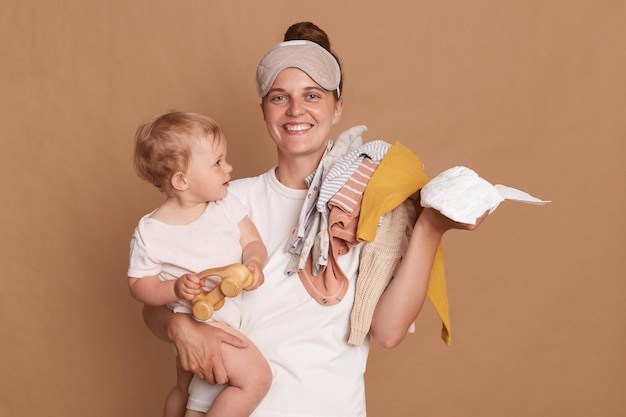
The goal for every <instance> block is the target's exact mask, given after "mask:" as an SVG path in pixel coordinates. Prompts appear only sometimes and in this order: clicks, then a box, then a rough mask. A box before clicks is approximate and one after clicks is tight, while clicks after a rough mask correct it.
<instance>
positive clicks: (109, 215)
mask: <svg viewBox="0 0 626 417" xmlns="http://www.w3.org/2000/svg"><path fill="white" fill-rule="evenodd" d="M299 20H312V21H314V22H316V23H318V24H320V25H321V26H322V27H323V28H324V29H326V30H327V31H328V32H329V34H330V35H331V40H332V41H333V42H334V47H335V48H336V50H337V52H338V53H339V55H340V57H341V59H342V61H343V65H344V71H345V100H346V107H345V111H344V117H343V119H342V122H341V126H340V127H339V128H337V129H336V130H335V132H334V133H335V134H337V133H339V131H340V129H342V128H347V127H350V126H353V125H356V124H366V125H368V127H369V132H368V133H367V135H366V140H373V139H385V140H387V141H395V140H400V141H402V142H404V143H405V144H407V145H408V146H409V147H410V148H411V149H413V150H414V151H415V152H416V153H417V154H418V155H420V156H421V158H422V159H423V160H424V162H425V163H426V169H427V172H428V173H429V174H430V175H435V174H436V173H438V172H440V171H442V170H444V169H446V168H449V167H451V166H454V165H466V166H469V167H471V168H473V169H475V170H477V171H478V172H479V173H480V174H481V175H482V176H483V177H485V178H487V179H488V180H490V181H492V182H494V183H503V184H507V185H510V186H513V187H517V188H520V189H522V190H525V191H528V192H530V193H531V194H534V195H536V196H538V197H541V198H545V199H550V200H553V203H551V204H549V205H547V206H544V207H537V206H530V205H524V204H518V203H513V202H505V203H503V205H502V206H500V208H498V210H497V211H496V212H495V213H494V214H493V215H492V216H491V218H490V219H489V220H488V221H487V222H486V223H485V224H484V226H483V227H481V229H480V230H479V231H477V232H475V233H461V232H456V233H451V234H449V235H447V236H446V238H445V247H446V261H447V271H448V277H449V278H448V279H449V292H450V302H451V313H452V323H453V329H452V330H453V339H454V340H453V345H452V346H451V347H446V346H445V345H444V344H443V343H442V342H441V341H440V340H439V323H438V321H437V319H436V317H435V315H434V313H433V310H432V307H431V306H430V305H428V306H427V307H426V308H425V310H424V312H423V314H422V315H421V316H420V318H419V320H418V323H417V328H418V329H417V330H418V332H417V334H416V335H412V336H409V337H408V339H407V341H406V342H405V343H404V344H403V345H402V346H401V347H399V348H397V349H395V350H392V351H384V350H382V349H380V348H377V347H374V348H373V349H372V354H371V356H370V362H369V367H368V372H367V382H368V402H369V415H370V416H372V417H383V416H390V415H393V416H401V417H402V416H433V417H436V416H453V417H456V416H458V417H464V416H471V417H474V416H476V417H478V416H480V417H490V416H494V417H495V416H498V417H500V416H569V417H589V416H604V417H611V416H623V415H624V410H626V398H625V397H626V396H625V395H624V387H625V383H626V365H625V364H626V361H625V360H624V348H625V341H626V337H625V336H626V334H625V324H624V321H625V319H626V308H625V307H624V301H623V299H624V295H625V293H626V282H625V279H626V274H625V272H626V268H625V265H624V255H625V248H626V245H625V243H626V242H625V238H624V232H626V227H625V221H624V211H625V209H626V198H625V192H624V188H625V187H624V185H625V174H626V169H625V162H626V157H625V155H626V152H625V151H626V149H625V148H626V141H625V138H626V117H625V114H624V113H625V110H626V76H625V74H626V42H625V41H626V25H625V24H624V22H625V21H626V3H625V2H623V1H621V0H613V1H609V0H606V1H597V0H596V1H591V0H590V1H582V0H562V1H556V0H555V1H545V0H526V1H495V0H475V1H462V0H448V1H423V0H417V1H416V0H410V1H409V0H406V1H386V2H379V1H369V0H367V1H365V0H361V1H336V0H334V1H311V2H295V1H293V0H292V1H284V0H280V1H279V0H267V1H249V0H248V1H244V0H237V1H233V0H229V1H226V0H223V1H210V0H204V1H201V0H180V1H175V2H174V1H148V0H135V1H126V0H123V1H122V0H109V1H100V2H95V1H84V0H75V1H71V0H58V1H49V2H47V1H34V0H30V1H28V0H3V1H2V2H1V3H0V61H1V67H0V106H1V107H0V135H1V136H0V138H1V141H2V142H1V144H2V150H1V153H0V155H1V157H0V173H1V176H0V181H1V183H0V189H1V190H2V224H1V231H0V236H1V241H0V245H1V246H0V262H1V263H0V265H1V268H2V269H1V271H2V276H1V278H0V279H1V280H2V281H1V282H2V284H1V290H0V297H1V298H0V333H1V337H2V341H1V342H0V357H1V358H2V359H1V361H0V377H1V385H0V409H1V411H2V412H1V414H2V415H6V416H12V417H20V416H35V415H44V416H78V415H90V416H139V417H141V416H157V415H159V413H160V410H161V404H162V400H163V398H164V396H165V393H166V391H167V390H168V388H169V387H170V386H171V385H172V384H173V382H174V373H173V369H174V368H173V365H174V361H173V354H172V351H171V348H170V347H169V346H168V345H167V344H165V343H161V342H159V341H157V339H155V338H154V337H153V336H152V335H151V334H150V333H149V332H148V331H147V329H146V328H145V327H144V325H143V323H142V321H141V317H140V305H139V304H138V303H137V302H135V301H133V300H131V298H130V296H129V294H128V291H127V288H126V280H125V270H126V266H127V251H128V242H129V238H130V235H131V233H132V230H133V228H134V226H135V224H136V222H137V220H138V219H139V217H140V216H141V215H142V214H144V213H146V212H148V211H149V210H151V209H152V208H154V207H155V206H156V205H157V204H158V203H159V202H160V200H161V196H160V195H159V194H158V192H156V191H155V190H153V189H152V188H151V187H150V186H148V185H147V184H146V183H143V182H141V181H140V180H139V179H138V178H137V177H136V175H135V174H134V172H133V169H132V165H131V143H132V136H133V133H134V130H135V127H136V126H137V125H138V124H139V123H140V122H142V121H144V120H145V119H147V118H149V117H151V116H153V115H155V114H156V113H159V112H163V111H166V110H169V109H179V110H189V111H196V112H201V113H206V114H210V115H212V116H213V117H214V118H216V119H217V120H218V121H219V122H220V123H221V124H222V126H223V127H224V129H225V131H226V134H227V136H228V137H229V139H230V148H229V156H230V162H232V163H233V164H234V166H235V170H236V171H235V175H236V176H238V177H240V176H247V175H253V174H257V173H260V172H262V171H265V170H266V169H267V168H268V167H269V166H270V165H271V164H272V163H273V162H274V149H273V146H272V145H271V142H270V140H269V139H268V136H267V134H266V132H265V128H264V125H263V122H262V117H261V113H260V111H259V106H258V104H259V99H258V98H257V97H256V94H255V90H254V71H255V68H256V63H257V62H258V60H259V58H260V56H261V55H262V54H263V52H264V51H265V50H266V49H267V48H268V47H269V46H270V45H272V44H274V43H275V42H278V41H279V40H280V38H281V35H282V33H283V31H284V29H285V28H286V27H287V26H288V24H290V23H293V22H295V21H299Z"/></svg>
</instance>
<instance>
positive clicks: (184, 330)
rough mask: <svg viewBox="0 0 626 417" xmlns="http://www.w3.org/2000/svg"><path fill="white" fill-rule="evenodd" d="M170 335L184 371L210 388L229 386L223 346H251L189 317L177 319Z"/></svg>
mask: <svg viewBox="0 0 626 417" xmlns="http://www.w3.org/2000/svg"><path fill="white" fill-rule="evenodd" d="M168 335H169V338H170V340H171V341H172V342H173V343H174V344H175V345H176V350H177V351H178V357H179V359H180V363H181V365H182V367H183V369H185V370H187V371H191V372H193V373H194V374H195V375H196V376H197V377H198V378H200V379H204V380H206V381H207V382H208V383H209V384H226V383H228V374H227V372H226V368H225V367H224V362H223V360H222V349H221V345H222V343H227V344H229V345H231V346H234V347H238V348H245V347H246V346H247V343H246V342H245V341H243V340H241V339H240V338H238V337H236V336H234V335H232V334H230V333H228V332H226V331H224V330H222V329H220V328H218V327H215V326H211V325H207V324H206V323H199V322H197V321H195V320H194V319H193V318H191V316H189V315H187V314H174V315H173V317H172V319H171V320H170V325H169V329H168Z"/></svg>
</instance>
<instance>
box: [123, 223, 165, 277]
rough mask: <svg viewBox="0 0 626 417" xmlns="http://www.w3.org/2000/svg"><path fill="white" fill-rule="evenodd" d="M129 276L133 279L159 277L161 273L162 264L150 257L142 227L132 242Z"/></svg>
mask: <svg viewBox="0 0 626 417" xmlns="http://www.w3.org/2000/svg"><path fill="white" fill-rule="evenodd" d="M129 258H130V261H129V265H128V276H129V277H132V278H142V277H147V276H154V275H158V274H159V273H160V272H161V264H160V263H159V262H156V261H155V260H154V259H152V258H151V257H150V254H149V253H148V247H147V245H146V242H145V240H144V239H143V237H142V235H141V232H140V227H139V226H138V227H137V229H135V233H134V234H133V237H132V238H131V240H130V254H129Z"/></svg>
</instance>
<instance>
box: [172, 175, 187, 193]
mask: <svg viewBox="0 0 626 417" xmlns="http://www.w3.org/2000/svg"><path fill="white" fill-rule="evenodd" d="M170 183H171V184H172V188H174V189H175V190H178V191H185V190H186V189H187V187H188V186H189V184H188V183H187V177H186V176H185V173H184V172H180V171H179V172H176V173H175V174H174V175H172V178H171V179H170Z"/></svg>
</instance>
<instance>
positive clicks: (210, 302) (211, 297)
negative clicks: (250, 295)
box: [191, 264, 254, 320]
mask: <svg viewBox="0 0 626 417" xmlns="http://www.w3.org/2000/svg"><path fill="white" fill-rule="evenodd" d="M197 275H198V278H200V279H204V278H206V277H211V276H219V277H221V279H222V281H221V282H220V283H219V284H218V285H216V286H215V287H214V288H213V289H211V290H210V291H205V292H203V293H201V294H198V295H197V296H195V298H194V299H193V301H192V302H191V304H192V311H193V315H194V316H195V317H196V318H197V319H198V320H208V319H209V318H210V317H211V316H212V315H213V313H214V312H215V311H216V310H219V309H220V308H222V306H223V305H224V297H236V296H237V295H239V294H240V293H241V290H243V289H244V288H247V287H249V286H250V285H251V284H252V282H253V281H254V276H253V275H252V272H250V270H249V269H248V268H247V267H246V266H245V265H243V264H231V265H227V266H224V267H219V268H209V269H205V270H204V271H201V272H200V273H198V274H197Z"/></svg>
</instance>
